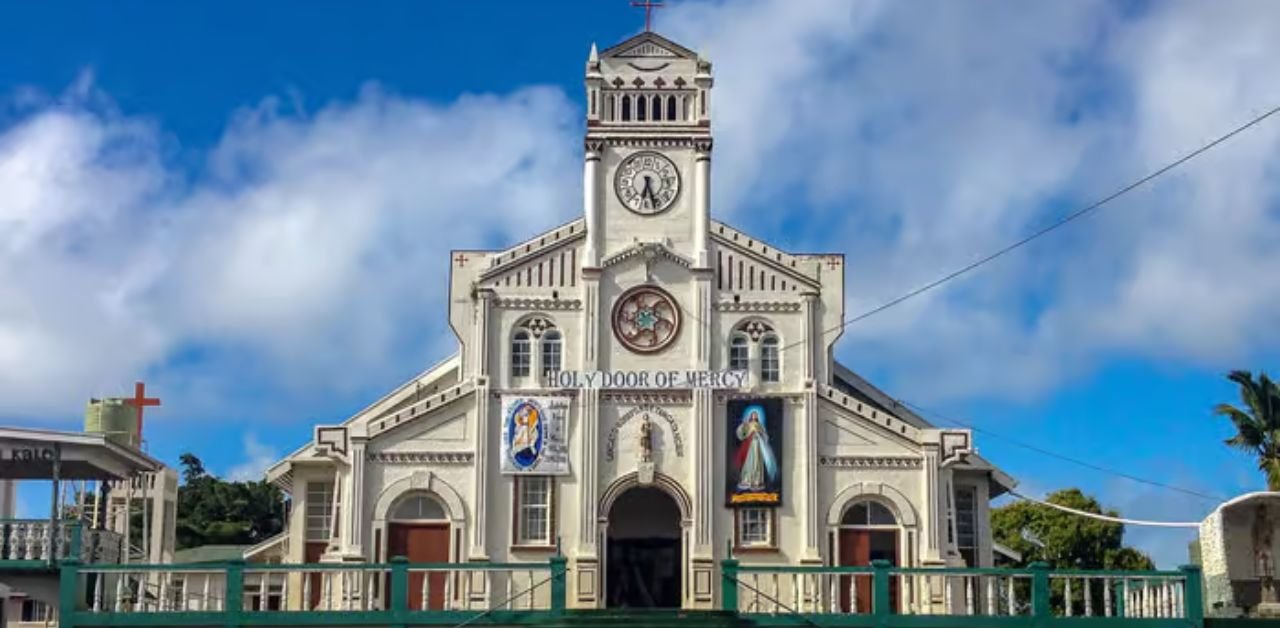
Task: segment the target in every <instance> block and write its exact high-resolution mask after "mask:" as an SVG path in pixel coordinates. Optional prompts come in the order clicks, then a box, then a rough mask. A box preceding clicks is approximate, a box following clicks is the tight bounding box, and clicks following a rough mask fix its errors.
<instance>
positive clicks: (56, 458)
mask: <svg viewBox="0 0 1280 628" xmlns="http://www.w3.org/2000/svg"><path fill="white" fill-rule="evenodd" d="M61 488H62V443H54V444H53V503H51V504H50V505H49V564H50V565H52V564H53V563H54V562H55V561H57V560H58V533H59V530H58V506H59V505H61V504H60V502H59V501H58V500H59V497H60V495H59V493H60V489H61Z"/></svg>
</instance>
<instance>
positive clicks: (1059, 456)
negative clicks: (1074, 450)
mask: <svg viewBox="0 0 1280 628" xmlns="http://www.w3.org/2000/svg"><path fill="white" fill-rule="evenodd" d="M895 401H897V402H898V403H900V404H902V405H904V406H907V407H908V408H911V409H912V410H915V411H916V412H919V413H921V414H928V415H931V416H934V417H937V418H938V419H940V420H942V421H943V422H946V423H950V424H952V425H955V426H958V427H963V428H965V429H970V430H973V431H975V432H978V433H980V434H985V435H986V436H989V437H991V438H995V439H997V440H1002V441H1005V442H1007V443H1009V444H1011V445H1016V446H1018V447H1022V448H1024V449H1028V450H1030V451H1034V452H1036V453H1038V454H1043V455H1045V456H1050V457H1052V458H1057V459H1058V460H1062V461H1064V462H1070V463H1071V464H1076V465H1080V466H1082V467H1085V468H1088V469H1093V470H1094V471H1098V472H1101V473H1106V474H1109V475H1114V476H1117V477H1121V478H1124V479H1126V480H1130V481H1133V482H1138V483H1140V484H1147V485H1149V486H1155V487H1157V488H1163V489H1167V490H1171V491H1177V492H1179V493H1185V494H1187V495H1192V496H1194V497H1199V498H1201V499H1207V500H1209V501H1212V502H1214V503H1220V502H1223V501H1226V500H1227V498H1226V497H1223V496H1221V495H1209V494H1207V493H1201V492H1198V491H1193V490H1191V489H1189V488H1182V487H1180V486H1174V485H1172V484H1165V483H1163V482H1157V481H1155V480H1148V479H1146V478H1142V477H1138V476H1136V475H1132V474H1129V473H1125V472H1124V471H1117V470H1115V469H1109V468H1107V467H1103V466H1100V465H1096V464H1094V463H1092V462H1086V461H1084V460H1080V459H1078V458H1072V457H1071V456H1065V455H1063V454H1059V453H1055V452H1052V451H1049V450H1048V449H1045V448H1043V447H1039V446H1036V445H1032V444H1031V443H1027V442H1025V441H1021V440H1018V439H1016V438H1012V437H1009V436H1005V435H1003V434H999V433H996V432H993V431H991V430H988V429H986V428H982V427H978V426H976V425H973V424H972V423H966V422H963V421H957V420H956V419H953V418H951V417H948V416H946V415H944V414H942V413H940V412H937V411H936V410H929V409H928V408H923V407H920V406H919V405H916V404H914V403H911V402H909V401H905V400H902V399H895Z"/></svg>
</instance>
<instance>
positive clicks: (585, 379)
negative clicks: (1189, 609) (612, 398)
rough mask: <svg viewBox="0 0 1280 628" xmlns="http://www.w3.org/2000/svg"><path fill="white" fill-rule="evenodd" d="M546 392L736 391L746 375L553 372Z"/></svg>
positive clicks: (546, 382)
mask: <svg viewBox="0 0 1280 628" xmlns="http://www.w3.org/2000/svg"><path fill="white" fill-rule="evenodd" d="M542 381H543V385H544V386H546V387H547V388H598V389H607V390H637V389H654V388H657V389H668V390H670V389H688V388H709V389H714V390H738V389H742V388H744V387H745V386H746V385H747V372H746V371H698V370H684V371H677V370H671V371H553V372H549V373H547V374H545V375H544V376H543V380H542Z"/></svg>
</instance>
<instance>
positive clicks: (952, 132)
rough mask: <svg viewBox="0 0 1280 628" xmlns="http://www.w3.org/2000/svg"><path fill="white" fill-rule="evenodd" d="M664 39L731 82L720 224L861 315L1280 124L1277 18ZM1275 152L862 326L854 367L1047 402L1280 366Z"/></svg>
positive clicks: (836, 17) (1159, 190)
mask: <svg viewBox="0 0 1280 628" xmlns="http://www.w3.org/2000/svg"><path fill="white" fill-rule="evenodd" d="M1123 10H1130V11H1132V12H1131V13H1122V11H1123ZM663 18H664V21H663V22H662V23H660V27H661V30H664V31H669V32H671V33H672V34H673V35H674V36H675V37H676V38H677V39H678V40H681V41H684V42H685V43H689V44H690V45H693V46H695V47H697V48H698V49H701V50H705V51H706V53H707V54H708V55H710V56H711V57H712V60H713V61H714V62H715V64H716V72H717V86H716V96H715V100H714V102H713V106H714V108H715V109H714V114H715V125H716V132H717V137H718V143H717V146H716V157H715V159H716V176H717V188H716V190H715V203H716V207H717V209H718V211H719V213H720V214H721V215H724V216H726V217H728V218H730V219H731V220H734V221H739V222H745V223H747V224H748V226H752V227H754V228H755V230H756V231H758V232H759V233H760V234H761V235H767V234H769V233H770V232H773V231H777V230H779V229H781V226H782V225H784V224H786V225H788V227H789V228H796V229H798V230H799V233H798V234H795V235H792V236H790V237H791V238H792V240H793V242H794V246H793V248H800V249H803V248H805V246H807V245H808V246H811V245H812V244H813V242H815V241H817V242H821V243H823V244H825V247H826V248H828V249H834V250H841V251H844V252H846V253H848V254H849V258H848V277H847V280H848V282H849V285H848V287H847V289H848V293H849V294H850V298H849V302H848V309H849V312H850V313H853V314H856V313H859V312H862V311H865V310H867V309H869V308H871V307H873V306H875V305H878V304H880V303H882V302H884V301H886V300H888V299H890V298H892V297H895V296H898V295H900V294H902V293H904V292H906V291H907V290H909V289H911V288H915V287H917V286H920V285H923V284H924V283H926V282H927V281H929V280H932V279H934V278H936V277H938V276H941V275H942V274H944V273H945V272H947V271H949V270H951V269H954V268H956V267H959V266H961V265H964V264H966V263H968V262H970V261H973V260H975V259H977V258H978V257H980V256H981V255H983V254H985V253H987V252H990V251H992V250H994V249H996V248H998V247H999V246H1002V245H1004V244H1006V243H1008V242H1011V241H1013V240H1014V239H1016V238H1018V237H1020V236H1021V235H1023V234H1026V233H1029V232H1031V231H1033V230H1035V229H1036V228H1039V227H1041V226H1043V225H1045V224H1047V223H1048V222H1049V221H1051V220H1052V219H1054V218H1055V217H1057V216H1061V215H1063V214H1065V213H1066V212H1067V211H1069V210H1071V209H1074V208H1077V207H1080V206H1083V205H1084V204H1086V203H1088V202H1090V201H1093V200H1095V199H1097V198H1100V197H1101V196H1103V195H1105V194H1107V193H1109V192H1111V191H1113V190H1115V189H1117V188H1119V187H1120V186H1122V185H1124V184H1127V183H1129V182H1131V181H1133V180H1135V179H1137V178H1138V177H1140V176H1142V175H1144V174H1146V173H1147V172H1150V171H1152V170H1154V169H1156V168H1158V167H1160V166H1162V165H1164V164H1165V163H1167V162H1168V161H1171V160H1172V159H1173V158H1175V157H1177V156H1180V155H1181V154H1183V153H1185V152H1187V151H1188V150H1190V149H1192V148H1194V147H1196V146H1198V145H1199V144H1201V143H1203V142H1205V141H1207V140H1209V139H1210V138H1211V137H1213V136H1215V135H1218V134H1220V133H1222V132H1224V131H1225V130H1227V129H1229V128H1231V127H1233V126H1235V125H1237V124H1239V123H1241V122H1243V121H1244V120H1245V119H1247V118H1248V117H1249V116H1251V115H1253V114H1255V113H1258V112H1259V111H1260V110H1262V109H1265V108H1269V107H1272V106H1276V105H1277V104H1280V85H1277V84H1276V83H1275V81H1272V80H1269V77H1270V75H1271V73H1272V66H1273V60H1274V59H1275V57H1276V55H1277V54H1278V53H1280V42H1278V41H1277V40H1276V39H1275V38H1274V37H1273V36H1271V34H1272V33H1274V32H1276V31H1277V29H1280V7H1277V6H1276V5H1275V4H1274V3H1269V2H1261V1H1259V2H1237V3H1228V4H1225V5H1219V4H1210V5H1206V4H1204V3H1192V2H1171V3H1157V4H1154V5H1150V6H1148V7H1140V6H1138V5H1131V6H1128V7H1126V6H1122V5H1119V4H1117V3H1105V2H1071V3H978V4H973V3H965V4H957V3H947V2H906V3H903V2H879V1H864V2H855V3H850V2H846V1H844V0H829V1H828V0H813V1H810V2H782V1H780V0H771V1H757V2H732V3H729V2H699V3H688V4H685V5H681V6H680V7H678V8H677V9H676V10H673V11H670V12H668V14H666V15H664V16H663ZM1278 154H1280V119H1277V120H1272V121H1270V122H1269V123H1268V124H1266V125H1264V126H1261V127H1258V128H1257V129H1255V130H1253V131H1250V132H1249V133H1247V134H1246V135H1244V136H1241V137H1240V138H1238V139H1237V140H1234V141H1232V142H1231V143H1230V144H1228V145H1225V146H1222V147H1221V148H1220V149H1219V150H1218V151H1216V152H1215V153H1212V154H1210V155H1206V156H1205V157H1204V158H1203V159H1200V160H1198V161H1196V162H1194V163H1192V164H1190V165H1189V166H1188V167H1186V168H1184V169H1182V170H1179V171H1177V172H1175V173H1172V174H1170V175H1168V176H1166V177H1165V178H1163V179H1161V180H1160V182H1159V183H1158V184H1157V185H1156V186H1154V187H1152V188H1150V189H1144V190H1141V191H1138V192H1136V193H1134V194H1131V195H1129V196H1126V197H1124V198H1123V199H1121V200H1119V201H1117V202H1116V203H1115V204H1114V207H1112V208H1110V209H1108V210H1107V211H1106V212H1105V213H1103V214H1100V215H1097V216H1094V217H1092V218H1090V219H1087V220H1085V221H1081V222H1079V223H1076V224H1074V225H1072V226H1071V227H1069V228H1068V229H1067V230H1064V231H1063V232H1061V233H1059V234H1055V235H1054V236H1051V238H1048V239H1046V240H1044V241H1041V242H1039V243H1037V244H1035V245H1033V246H1032V247H1029V248H1027V249H1024V250H1022V251H1020V252H1017V253H1015V254H1014V255H1011V256H1009V257H1007V258H1005V259H1003V260H1001V261H999V262H997V263H995V264H992V265H990V266H987V267H985V268H984V269H982V270H981V271H980V274H979V275H974V276H971V277H970V278H968V279H965V280H962V281H959V282H955V283H953V284H950V285H949V286H948V288H947V289H945V290H942V291H938V292H934V293H929V294H927V295H925V296H923V297H919V298H918V299H917V300H916V301H915V302H913V303H909V304H907V305H903V306H900V307H899V308H897V309H896V310H895V311H894V313H893V314H891V315H882V316H877V317H873V318H871V319H867V320H866V321H865V322H862V323H859V324H857V325H853V326H851V327H850V328H849V329H848V331H847V333H846V334H845V338H846V342H845V343H844V345H843V346H842V349H843V351H842V354H843V355H844V356H845V357H847V358H850V359H851V361H852V362H853V363H854V365H855V366H857V365H859V364H863V365H865V364H866V363H867V362H868V361H874V363H875V364H876V366H877V367H879V368H883V369H884V370H885V371H887V372H888V373H889V375H890V378H889V379H890V381H889V382H886V383H888V384H889V385H890V388H891V389H894V388H901V389H907V390H911V389H916V390H919V389H923V388H926V387H923V386H921V385H920V384H921V383H923V382H928V386H927V389H928V390H929V393H928V394H929V395H931V396H934V397H956V396H962V397H972V396H974V395H980V396H981V395H990V396H997V397H1008V396H1011V395H1013V396H1023V397H1031V396H1038V395H1040V394H1042V393H1043V392H1045V391H1047V390H1050V389H1052V388H1054V387H1056V386H1057V385H1059V384H1061V383H1062V382H1063V381H1065V380H1068V379H1070V378H1071V377H1072V376H1073V375H1075V374H1078V373H1080V372H1082V371H1084V370H1087V369H1089V368H1091V366H1092V365H1093V364H1096V363H1097V361H1098V360H1099V359H1102V358H1105V357H1107V356H1110V355H1114V354H1118V353H1124V354H1126V355H1140V356H1152V357H1158V358H1168V359H1176V360H1182V361H1188V362H1192V363H1197V364H1201V365H1208V366H1212V367H1214V368H1221V367H1222V366H1223V365H1225V364H1227V363H1234V361H1238V360H1242V359H1246V358H1248V357H1251V356H1256V355H1257V354H1258V353H1259V352H1260V351H1263V352H1264V351H1267V350H1274V349H1275V348H1276V346H1277V345H1278V344H1280V328H1277V327H1276V326H1274V325H1269V324H1267V323H1266V322H1267V321H1274V320H1277V319H1280V275H1277V274H1276V273H1269V272H1266V271H1265V270H1264V269H1267V268H1275V267H1276V266H1277V263H1280V216H1278V215H1277V209H1276V208H1277V187H1276V186H1277V182H1278V181H1280V179H1278V178H1277V173H1276V168H1275V167H1274V166H1273V165H1271V164H1273V163H1275V161H1276V157H1277V156H1278ZM794 225H800V226H799V227H793V226H794ZM788 244H790V243H788ZM1246 277H1247V278H1246ZM862 356H873V358H871V357H862ZM960 365H963V368H958V367H959V366H960Z"/></svg>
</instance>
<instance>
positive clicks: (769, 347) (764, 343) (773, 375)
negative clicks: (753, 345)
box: [760, 334, 782, 382]
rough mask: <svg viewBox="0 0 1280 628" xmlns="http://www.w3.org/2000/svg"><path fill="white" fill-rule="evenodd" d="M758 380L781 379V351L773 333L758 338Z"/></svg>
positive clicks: (776, 380)
mask: <svg viewBox="0 0 1280 628" xmlns="http://www.w3.org/2000/svg"><path fill="white" fill-rule="evenodd" d="M760 381H762V382H779V381H782V351H781V347H779V346H778V337H777V336H775V335H773V334H769V335H767V336H765V337H764V338H762V339H761V340H760Z"/></svg>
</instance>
